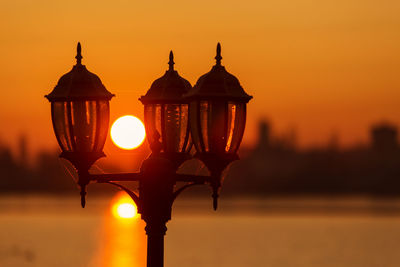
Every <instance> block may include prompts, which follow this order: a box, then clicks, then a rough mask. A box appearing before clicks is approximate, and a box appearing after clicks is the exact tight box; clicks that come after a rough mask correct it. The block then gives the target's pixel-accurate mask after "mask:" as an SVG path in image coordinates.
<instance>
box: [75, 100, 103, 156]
mask: <svg viewBox="0 0 400 267" xmlns="http://www.w3.org/2000/svg"><path fill="white" fill-rule="evenodd" d="M71 120H72V129H73V133H74V141H75V147H76V151H92V150H93V146H94V143H95V140H96V126H97V125H96V124H97V114H96V101H74V102H71Z"/></svg>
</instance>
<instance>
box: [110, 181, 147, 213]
mask: <svg viewBox="0 0 400 267" xmlns="http://www.w3.org/2000/svg"><path fill="white" fill-rule="evenodd" d="M104 183H107V184H111V185H114V186H116V187H119V188H120V189H122V190H124V191H125V192H126V193H127V194H128V195H129V196H130V197H131V198H132V200H133V201H134V202H135V204H136V206H137V207H138V209H139V207H140V199H139V196H138V195H136V194H135V193H134V192H133V191H132V190H130V189H129V188H127V187H125V186H123V185H120V184H117V183H114V182H104Z"/></svg>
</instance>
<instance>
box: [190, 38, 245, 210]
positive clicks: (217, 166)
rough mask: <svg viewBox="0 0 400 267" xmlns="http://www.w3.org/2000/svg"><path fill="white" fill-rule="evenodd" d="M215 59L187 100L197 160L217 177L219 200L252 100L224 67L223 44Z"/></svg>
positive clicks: (218, 48) (218, 49) (216, 184)
mask: <svg viewBox="0 0 400 267" xmlns="http://www.w3.org/2000/svg"><path fill="white" fill-rule="evenodd" d="M215 59H216V64H215V66H213V68H212V69H211V71H210V72H208V73H206V74H204V75H203V76H201V77H200V78H199V79H198V81H197V83H196V85H195V86H194V87H193V89H192V90H191V91H190V92H189V93H188V94H186V95H185V99H186V100H187V101H188V102H189V103H190V105H189V114H190V130H191V136H192V139H193V143H194V145H195V148H196V151H197V154H196V156H197V157H198V158H199V159H201V160H202V161H203V162H204V164H205V165H206V166H207V167H208V169H209V170H210V172H211V174H212V175H213V176H214V177H215V181H214V184H213V187H214V191H215V192H214V194H215V199H216V197H217V192H216V190H217V189H218V188H219V187H220V183H221V181H220V177H221V173H222V171H223V169H224V168H225V167H226V166H227V165H228V164H229V163H230V162H232V161H233V160H235V159H238V156H237V150H238V149H239V146H240V143H241V141H242V137H243V133H244V128H245V124H246V104H247V102H249V100H250V99H251V98H252V96H249V95H248V94H247V93H246V92H245V91H244V90H243V88H242V86H241V85H240V83H239V80H238V79H237V78H236V77H235V76H233V75H232V74H230V73H228V72H227V71H226V70H225V67H223V66H222V65H221V59H222V57H221V45H220V44H219V43H218V45H217V56H216V57H215ZM215 201H216V200H215ZM215 206H216V203H215V204H214V207H215Z"/></svg>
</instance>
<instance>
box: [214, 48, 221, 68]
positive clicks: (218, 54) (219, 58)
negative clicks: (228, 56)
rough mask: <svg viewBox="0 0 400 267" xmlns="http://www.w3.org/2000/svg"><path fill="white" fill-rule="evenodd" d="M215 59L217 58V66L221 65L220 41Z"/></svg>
mask: <svg viewBox="0 0 400 267" xmlns="http://www.w3.org/2000/svg"><path fill="white" fill-rule="evenodd" d="M215 59H216V60H217V66H221V59H222V57H221V44H220V43H218V44H217V55H216V57H215Z"/></svg>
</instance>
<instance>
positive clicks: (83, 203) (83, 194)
mask: <svg viewBox="0 0 400 267" xmlns="http://www.w3.org/2000/svg"><path fill="white" fill-rule="evenodd" d="M80 195H81V206H82V208H85V206H86V186H84V185H81V192H80Z"/></svg>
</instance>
